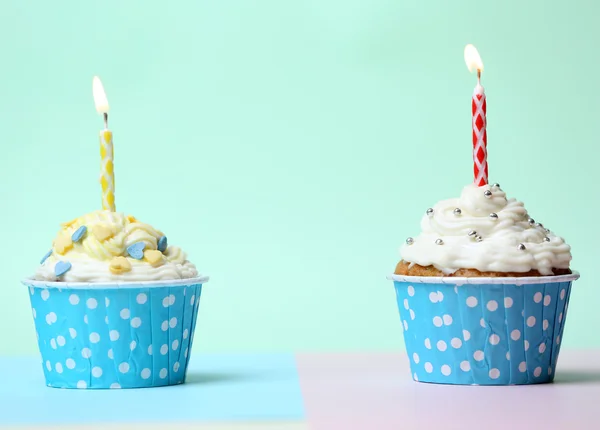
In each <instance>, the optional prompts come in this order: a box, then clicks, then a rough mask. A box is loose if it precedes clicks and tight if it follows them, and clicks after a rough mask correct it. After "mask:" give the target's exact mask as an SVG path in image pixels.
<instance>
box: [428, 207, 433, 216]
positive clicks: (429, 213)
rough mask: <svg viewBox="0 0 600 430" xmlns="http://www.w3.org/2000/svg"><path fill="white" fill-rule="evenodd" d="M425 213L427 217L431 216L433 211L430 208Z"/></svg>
mask: <svg viewBox="0 0 600 430" xmlns="http://www.w3.org/2000/svg"><path fill="white" fill-rule="evenodd" d="M426 213H427V215H429V216H431V215H433V209H432V208H429V209H427V212H426Z"/></svg>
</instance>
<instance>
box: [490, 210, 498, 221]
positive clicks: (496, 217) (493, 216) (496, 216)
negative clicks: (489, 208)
mask: <svg viewBox="0 0 600 430" xmlns="http://www.w3.org/2000/svg"><path fill="white" fill-rule="evenodd" d="M490 218H491V219H494V220H495V219H498V214H497V213H494V212H492V213H491V214H490Z"/></svg>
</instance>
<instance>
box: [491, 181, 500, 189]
mask: <svg viewBox="0 0 600 430" xmlns="http://www.w3.org/2000/svg"><path fill="white" fill-rule="evenodd" d="M492 187H493V188H500V184H499V183H498V182H496V183H495V184H493V185H492Z"/></svg>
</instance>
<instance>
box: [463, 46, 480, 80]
mask: <svg viewBox="0 0 600 430" xmlns="http://www.w3.org/2000/svg"><path fill="white" fill-rule="evenodd" d="M465 63H467V68H468V69H469V72H471V73H473V72H474V71H476V70H477V71H478V72H480V73H481V72H483V61H481V57H480V56H479V52H477V48H475V47H474V46H473V45H471V44H468V45H467V46H465Z"/></svg>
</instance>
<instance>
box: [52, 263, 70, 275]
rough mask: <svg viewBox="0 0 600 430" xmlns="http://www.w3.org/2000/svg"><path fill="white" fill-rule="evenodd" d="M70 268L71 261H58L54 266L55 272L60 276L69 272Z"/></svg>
mask: <svg viewBox="0 0 600 430" xmlns="http://www.w3.org/2000/svg"><path fill="white" fill-rule="evenodd" d="M69 270H71V263H69V262H68V261H59V262H58V263H56V265H55V266H54V274H55V275H56V276H57V277H58V276H62V275H64V274H65V273H67V272H68V271H69Z"/></svg>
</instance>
